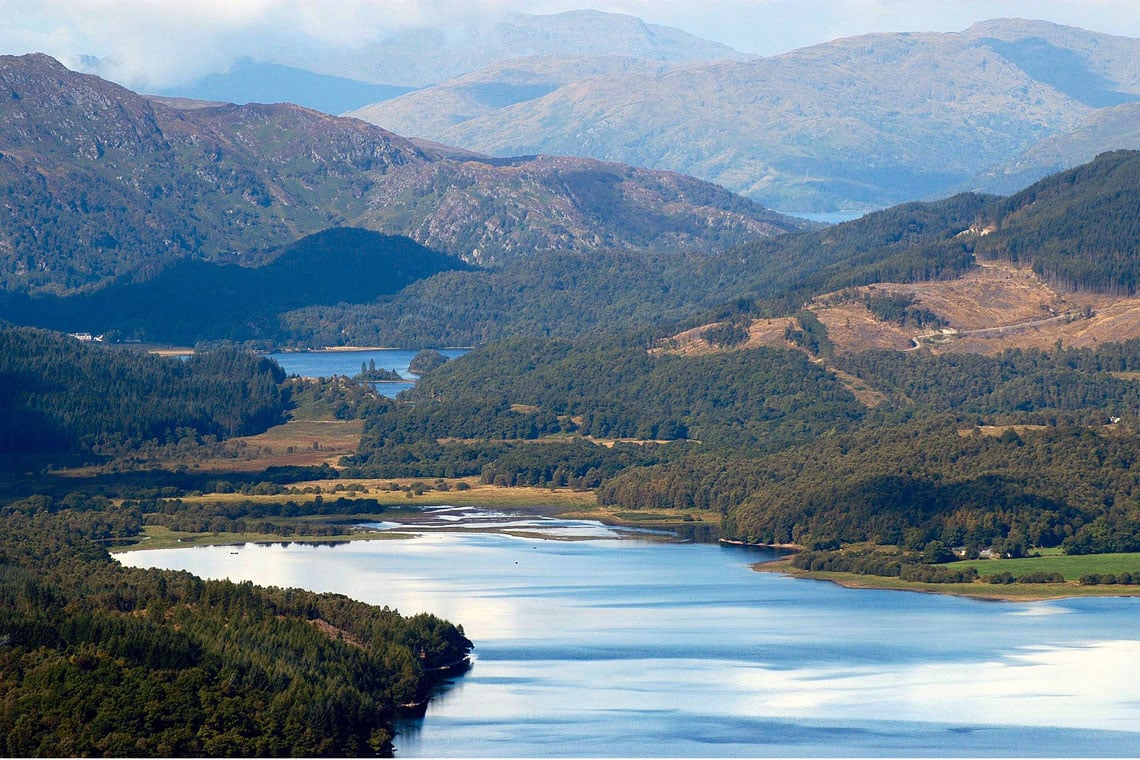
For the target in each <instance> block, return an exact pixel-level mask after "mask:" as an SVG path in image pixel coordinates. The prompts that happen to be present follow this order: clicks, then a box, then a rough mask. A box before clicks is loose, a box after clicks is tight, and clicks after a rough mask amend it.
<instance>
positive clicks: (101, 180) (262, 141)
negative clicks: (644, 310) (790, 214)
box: [0, 55, 800, 292]
mask: <svg viewBox="0 0 1140 760" xmlns="http://www.w3.org/2000/svg"><path fill="white" fill-rule="evenodd" d="M0 103H2V106H0V188H2V191H0V192H2V193H3V196H2V198H0V204H3V207H4V214H3V216H2V217H0V287H2V288H4V289H7V290H28V291H34V290H49V291H57V292H69V291H74V290H77V289H81V288H92V287H98V286H100V285H104V284H107V283H109V282H111V281H114V280H116V279H121V278H124V277H128V278H135V279H142V278H146V277H148V276H151V275H153V274H154V273H155V272H157V271H159V270H160V269H162V268H163V267H165V266H167V265H168V264H169V263H170V262H172V261H174V260H177V259H180V258H185V257H191V258H201V259H207V260H214V261H228V262H232V261H242V262H243V263H250V264H256V263H259V262H260V261H261V260H263V259H264V257H265V253H264V252H265V251H266V250H267V249H269V248H271V247H273V246H280V245H283V244H287V243H290V242H293V241H294V240H297V239H299V238H301V237H303V236H305V235H307V234H311V233H315V232H319V231H321V230H324V229H327V228H329V227H337V226H358V227H364V228H368V229H373V230H377V231H381V232H385V233H388V234H404V235H408V236H409V237H412V238H413V239H415V240H416V241H417V242H419V243H421V244H424V245H426V246H429V247H431V248H435V249H438V250H442V251H444V252H447V253H451V254H454V255H458V256H461V257H463V258H465V259H467V260H469V261H476V262H481V263H487V262H494V261H501V260H504V259H509V258H511V257H513V256H524V255H528V254H529V253H531V252H532V251H534V250H549V249H563V250H590V249H594V248H599V247H602V246H612V247H616V248H624V247H629V248H637V247H646V246H655V247H664V248H668V247H679V248H690V249H691V248H707V247H710V246H714V245H723V244H725V243H731V242H734V241H738V240H742V239H746V238H748V237H753V236H757V235H767V234H773V233H777V232H782V231H785V230H788V229H794V228H796V227H797V226H800V223H798V222H796V221H793V220H790V219H788V218H786V217H781V216H780V215H778V214H774V213H772V212H770V211H767V210H765V209H763V208H762V207H760V206H759V205H757V204H755V203H753V202H751V201H747V200H745V199H742V198H740V197H738V196H735V195H733V194H732V193H729V192H728V191H725V190H723V189H721V188H718V187H715V186H712V185H709V184H708V183H705V182H701V181H698V180H694V179H691V178H688V177H682V176H680V175H675V174H669V173H664V172H652V171H647V170H639V169H633V168H630V167H628V166H624V165H617V164H604V163H601V162H596V161H583V160H575V159H556V158H534V159H517V160H512V161H508V162H503V161H498V160H487V159H483V158H481V157H479V156H475V155H464V156H462V157H460V158H447V157H445V156H444V153H443V152H440V151H437V150H430V149H424V148H421V147H418V146H417V145H415V144H413V143H412V142H410V141H408V140H405V139H403V138H401V137H399V136H397V135H394V134H392V133H391V132H387V131H385V130H383V129H379V128H377V127H375V126H373V125H370V124H366V123H364V122H362V121H358V120H355V119H342V118H336V117H332V116H327V115H325V114H321V113H318V112H315V111H310V110H307V109H304V108H300V107H297V106H291V105H287V104H284V105H268V106H267V105H246V106H234V105H225V106H217V107H188V108H184V109H179V108H174V107H171V105H170V104H169V101H168V102H166V103H160V102H157V101H152V100H148V99H146V98H143V97H141V96H139V95H137V94H135V93H133V92H130V91H129V90H126V89H124V88H122V87H119V86H117V85H114V84H111V83H110V82H106V81H104V80H101V79H99V78H97V77H92V76H87V75H82V74H76V73H74V72H71V71H69V70H67V69H66V68H64V67H63V66H62V65H60V64H59V63H58V62H56V61H54V60H53V59H51V58H49V57H47V56H43V55H29V56H22V57H0ZM199 105H200V104H199Z"/></svg>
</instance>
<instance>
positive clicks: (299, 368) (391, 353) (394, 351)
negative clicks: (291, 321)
mask: <svg viewBox="0 0 1140 760" xmlns="http://www.w3.org/2000/svg"><path fill="white" fill-rule="evenodd" d="M418 353H419V350H418V349H403V348H369V349H363V350H358V349H351V350H344V349H341V350H336V349H330V350H327V351H281V352H278V353H273V354H269V358H270V359H273V360H274V361H276V362H277V363H278V364H280V365H281V367H282V369H284V370H285V371H286V372H287V373H289V374H290V375H299V376H301V377H332V376H333V375H344V376H346V377H354V376H355V375H357V374H358V373H359V372H360V370H361V365H362V364H363V365H364V366H368V364H369V363H370V362H371V363H375V365H376V368H377V369H389V370H393V371H394V372H397V373H399V375H400V377H402V378H404V380H403V381H401V382H385V383H373V384H372V385H374V386H375V387H376V389H377V390H378V391H379V392H380V393H381V395H384V396H392V397H394V396H396V394H398V393H399V392H400V391H405V390H407V389H409V388H411V387H412V386H413V385H415V381H416V376H415V375H413V374H412V373H411V372H410V371H409V370H408V365H409V364H411V362H412V359H414V358H415V357H416V354H418ZM440 353H441V354H443V355H444V356H446V357H447V358H448V359H454V358H456V357H458V356H462V355H463V354H465V353H467V349H464V348H448V349H443V350H441V351H440Z"/></svg>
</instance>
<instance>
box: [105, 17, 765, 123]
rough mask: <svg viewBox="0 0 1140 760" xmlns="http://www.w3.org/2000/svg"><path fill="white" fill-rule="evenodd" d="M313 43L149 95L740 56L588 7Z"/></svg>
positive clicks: (290, 92)
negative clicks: (598, 61) (533, 63)
mask: <svg viewBox="0 0 1140 760" xmlns="http://www.w3.org/2000/svg"><path fill="white" fill-rule="evenodd" d="M312 47H313V46H312V45H310V50H309V51H308V53H307V55H306V58H305V60H304V62H303V63H299V62H298V61H297V59H296V57H295V56H293V57H291V56H290V54H289V53H288V52H286V53H282V55H281V56H280V57H279V58H278V59H275V60H270V61H255V60H252V59H249V58H245V59H241V60H238V61H235V62H234V64H233V65H232V66H231V67H230V69H229V70H228V71H225V72H217V73H214V74H209V75H207V76H204V77H202V78H200V79H198V80H195V81H193V82H189V83H185V84H181V85H178V86H174V87H167V88H163V89H161V90H158V91H155V92H153V93H151V94H155V95H165V96H174V97H183V98H191V99H194V100H206V101H221V102H232V103H238V104H245V103H282V102H288V103H296V104H297V105H302V106H305V107H306V108H314V109H316V110H318V111H324V112H325V113H329V114H341V113H344V112H346V111H350V110H353V109H356V108H362V107H364V106H367V105H369V104H372V103H377V102H380V101H383V100H388V99H390V98H394V97H396V96H398V95H402V94H404V93H406V92H409V91H411V90H414V89H417V88H420V87H424V86H427V85H432V84H438V83H440V82H445V81H447V80H450V79H453V78H455V77H459V76H463V75H464V74H467V73H469V72H472V71H476V70H478V69H481V68H483V67H485V66H488V65H492V64H496V63H499V62H502V61H506V60H511V59H515V58H527V57H532V56H536V55H553V56H559V57H570V58H578V57H582V58H597V57H608V56H616V57H622V58H632V59H636V60H639V61H652V62H664V61H692V60H720V59H738V60H742V59H745V58H748V57H749V56H746V55H744V54H742V53H739V52H737V51H735V50H733V49H732V48H730V47H727V46H725V45H721V44H719V43H716V42H710V41H708V40H703V39H700V38H698V37H694V36H693V35H690V34H687V33H685V32H683V31H681V30H680V29H674V28H672V27H666V26H660V25H658V24H647V23H645V22H644V21H642V20H641V19H638V18H635V17H633V16H628V15H625V14H618V13H605V12H602V11H594V10H578V11H568V12H566V13H557V14H533V13H509V14H503V15H501V16H499V17H498V18H496V19H485V20H482V21H480V22H477V23H476V22H472V23H468V24H465V25H462V26H460V27H455V26H447V27H445V26H421V27H415V28H408V29H405V30H403V31H401V32H398V33H393V34H392V35H391V36H389V37H387V38H385V39H382V40H380V41H377V42H372V43H369V44H366V45H363V46H344V45H339V46H336V47H335V48H328V49H325V50H323V51H322V50H319V49H312ZM299 66H303V67H304V68H299ZM84 72H85V73H88V74H96V75H99V76H103V77H105V78H108V79H114V76H113V74H114V66H113V65H108V63H107V62H104V61H101V60H99V59H97V58H90V59H88V60H87V62H86V66H85V68H84Z"/></svg>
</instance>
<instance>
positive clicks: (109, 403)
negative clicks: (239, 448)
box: [0, 326, 288, 466]
mask: <svg viewBox="0 0 1140 760" xmlns="http://www.w3.org/2000/svg"><path fill="white" fill-rule="evenodd" d="M284 380H285V373H284V372H283V371H282V369H281V368H280V367H279V366H277V365H276V364H275V363H274V362H272V361H269V360H267V359H261V358H257V357H254V356H251V355H250V354H247V353H245V352H243V351H239V350H237V349H233V348H228V349H219V350H216V351H209V352H205V353H200V354H195V355H194V356H192V357H190V358H189V359H187V360H186V361H180V360H179V359H176V358H174V359H172V358H161V357H157V356H152V355H149V354H145V353H142V352H137V351H130V350H126V349H121V348H112V347H108V346H103V345H99V344H94V343H82V342H80V341H78V340H76V339H74V338H71V337H68V336H66V335H61V334H59V333H51V332H48V331H45V330H38V329H33V328H14V327H4V326H0V416H2V417H3V420H4V424H3V425H2V426H0V452H2V453H3V455H4V459H5V462H6V464H7V465H8V466H11V465H12V464H13V463H14V462H16V461H18V460H22V459H25V458H29V459H41V460H42V459H44V458H45V457H61V458H64V459H66V458H69V457H78V458H80V459H83V458H90V457H92V456H94V455H124V454H129V453H130V452H131V451H132V450H134V449H136V448H138V447H139V446H141V445H142V444H144V443H149V442H152V441H153V442H154V443H156V444H165V443H175V442H177V441H179V440H181V439H189V440H191V441H194V440H197V441H201V440H203V439H206V438H210V439H214V440H216V439H218V438H224V437H229V436H236V435H248V434H251V433H255V432H260V431H262V430H264V429H266V428H267V427H269V426H270V425H274V424H278V423H280V422H282V421H283V420H284V413H285V409H286V406H287V404H288V391H287V390H286V389H285V387H284V385H283V383H284Z"/></svg>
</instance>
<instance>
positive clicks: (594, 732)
mask: <svg viewBox="0 0 1140 760" xmlns="http://www.w3.org/2000/svg"><path fill="white" fill-rule="evenodd" d="M475 514H476V512H474V511H472V510H466V509H440V510H436V511H433V512H432V517H433V518H434V519H433V521H432V523H431V524H430V525H426V526H417V527H416V530H417V532H418V536H417V537H416V538H412V539H406V540H386V541H365V542H357V543H352V544H345V545H338V546H308V545H301V544H290V545H280V544H279V545H272V546H262V545H253V544H247V545H245V546H242V547H240V548H235V547H211V548H191V549H175V550H161V551H146V552H134V553H128V554H123V555H119V558H120V560H121V561H123V562H124V563H126V564H131V565H137V566H148V567H163V568H172V569H183V570H189V571H191V572H193V573H195V574H197V575H200V576H203V577H207V578H232V579H234V580H252V581H254V582H256V583H259V584H265V585H276V586H297V587H302V588H307V589H313V590H317V591H335V592H339V593H343V594H347V595H349V596H351V597H354V598H357V599H361V600H364V601H367V602H371V603H374V604H387V605H389V606H391V607H395V608H397V609H399V610H400V611H401V612H403V613H405V614H412V613H416V612H420V611H428V612H432V613H435V614H437V615H440V616H442V617H445V618H447V619H449V620H452V621H454V622H457V623H461V624H462V625H463V626H464V629H465V631H466V633H467V635H468V637H469V638H471V639H472V640H473V641H474V642H475V645H476V648H475V652H474V658H473V659H474V664H473V666H472V668H471V669H470V670H469V671H468V672H467V673H466V674H465V675H463V676H461V677H459V678H457V679H454V680H453V681H452V682H451V683H450V684H446V685H444V686H443V687H441V690H440V692H439V693H438V694H437V695H436V697H435V698H434V699H433V700H432V702H431V704H430V705H429V707H428V710H427V714H426V716H425V717H424V718H423V719H422V720H409V721H406V722H404V723H402V724H400V726H399V727H398V734H397V736H396V740H395V743H396V746H397V748H398V753H397V756H399V757H417V756H433V757H439V756H460V757H463V756H466V757H510V756H527V757H560V756H565V757H574V756H578V757H582V756H585V757H646V756H649V757H665V756H672V757H727V756H736V757H741V756H747V757H765V756H767V757H773V756H780V757H791V756H828V757H839V756H910V757H918V756H943V757H946V756H1006V757H1011V756H1033V757H1041V756H1066V757H1075V756H1131V757H1136V756H1140V599H1082V600H1071V601H1054V602H1043V603H1018V604H1012V603H997V602H983V601H976V600H971V599H960V598H953V597H944V596H935V595H928V594H916V593H907V592H887V591H867V590H849V589H844V588H841V587H839V586H835V585H832V584H829V583H823V582H817V581H807V580H797V579H791V578H786V577H783V576H779V575H775V574H770V573H758V572H755V571H753V570H752V569H750V565H751V564H752V563H754V562H757V561H759V560H763V559H768V558H771V557H773V556H774V554H773V553H771V552H768V551H764V550H759V549H752V548H744V547H728V546H719V545H716V544H677V543H662V542H660V541H652V540H645V539H639V538H629V537H628V536H629V534H618V533H617V532H615V531H614V530H611V529H609V528H606V527H604V526H601V525H598V524H596V523H591V522H584V521H567V520H545V519H540V518H518V519H516V518H512V517H509V516H506V515H500V514H490V515H488V514H485V513H484V514H483V515H482V517H483V519H484V520H485V521H486V520H488V519H490V520H491V522H492V524H497V525H498V527H500V528H503V529H506V530H509V531H511V533H513V535H511V534H503V533H487V532H474V531H472V530H468V529H466V528H465V526H467V525H468V524H469V520H470V518H471V517H472V516H473V515H475ZM378 527H383V528H388V529H393V530H397V529H400V526H398V525H396V524H394V523H383V524H379V525H378ZM481 527H482V528H483V529H484V530H485V529H486V528H487V527H488V525H486V524H483V525H482V526H481ZM646 537H648V534H646ZM568 539H573V540H568ZM235 552H236V553H235Z"/></svg>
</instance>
